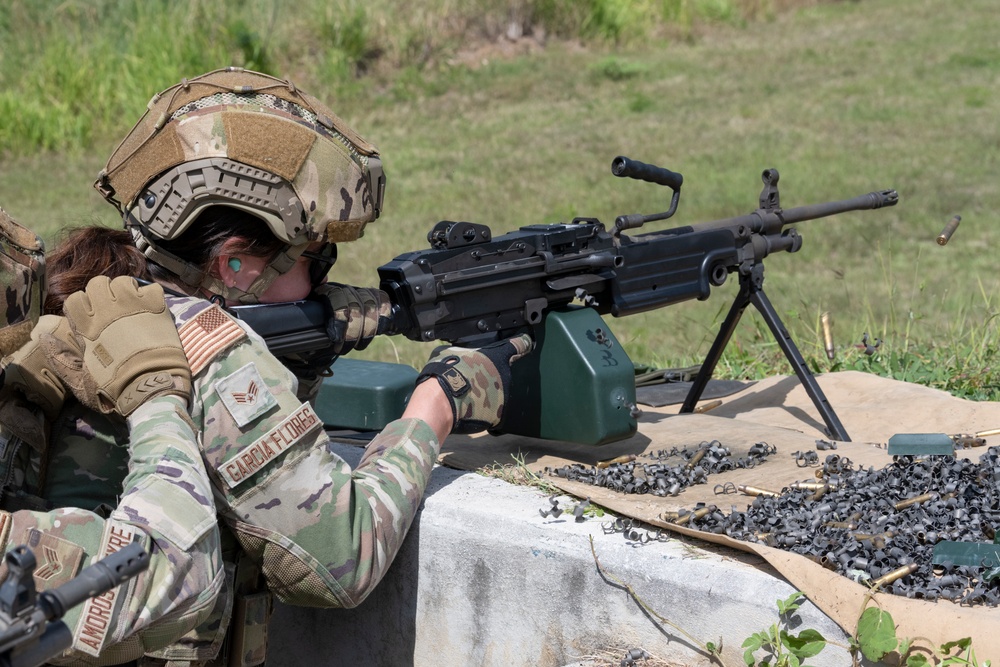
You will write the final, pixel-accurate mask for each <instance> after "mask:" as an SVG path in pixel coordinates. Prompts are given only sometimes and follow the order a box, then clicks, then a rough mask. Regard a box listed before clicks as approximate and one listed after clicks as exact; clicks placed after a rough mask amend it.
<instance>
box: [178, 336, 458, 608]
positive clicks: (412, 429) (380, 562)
mask: <svg viewBox="0 0 1000 667" xmlns="http://www.w3.org/2000/svg"><path fill="white" fill-rule="evenodd" d="M182 338H183V337H182ZM194 384H195V387H194V393H195V400H194V402H193V407H192V417H193V418H194V420H195V422H196V423H197V424H199V425H200V426H201V428H202V429H203V438H202V439H203V449H204V456H205V460H206V463H207V467H208V471H209V474H210V476H211V477H212V480H213V484H214V485H215V487H216V489H217V497H216V500H217V504H218V507H219V512H220V515H221V516H223V517H224V518H225V520H226V522H227V523H228V525H229V526H230V527H231V528H232V529H233V532H234V534H235V535H236V537H237V539H238V540H239V541H240V544H241V545H242V546H243V548H244V549H245V550H246V551H247V553H248V554H249V555H250V556H251V557H252V558H253V559H254V560H256V561H257V562H258V563H260V564H261V569H262V572H263V574H264V576H265V578H266V580H267V584H268V588H269V589H270V590H271V592H272V593H274V595H275V596H276V597H277V598H278V599H279V600H282V601H283V602H286V603H289V604H296V605H304V606H321V607H353V606H356V605H357V604H359V603H360V602H361V601H362V600H363V599H364V598H365V597H366V596H367V595H368V593H369V592H370V591H371V590H372V589H373V588H374V586H375V585H376V584H377V583H378V582H379V581H380V580H381V578H382V576H383V575H384V574H385V571H386V570H387V569H388V567H389V565H390V564H391V562H392V560H393V558H394V557H395V555H396V553H397V552H398V551H399V547H400V545H401V544H402V542H403V539H404V538H405V537H406V533H407V531H408V530H409V528H410V525H411V524H412V522H413V519H414V516H415V515H416V512H417V509H418V507H419V505H420V499H421V497H422V496H423V493H424V489H425V488H426V485H427V481H428V478H429V476H430V472H431V468H432V467H433V464H434V461H435V459H436V457H437V454H438V450H439V448H440V444H439V443H438V442H437V438H436V436H435V435H434V433H433V431H432V430H431V428H430V427H429V426H428V425H427V424H425V423H424V422H422V421H420V420H415V419H408V420H400V421H397V422H394V423H393V424H391V425H390V426H388V427H387V428H386V429H385V430H384V431H383V433H381V434H380V435H379V436H378V437H377V438H376V439H375V440H374V441H372V443H371V444H370V445H369V447H368V450H367V452H366V453H365V455H364V458H363V459H362V461H361V463H360V464H359V466H358V468H357V469H356V470H352V469H351V467H350V466H349V465H348V464H347V463H346V462H345V461H344V460H343V459H341V458H340V457H339V456H337V455H336V454H334V453H333V452H331V451H330V450H329V448H328V447H327V444H328V442H329V440H328V438H327V436H326V433H325V431H324V429H323V424H322V422H321V420H320V419H319V417H318V416H317V415H316V413H315V411H314V410H313V409H312V407H311V406H310V404H309V403H302V402H300V401H299V400H298V398H296V391H297V389H298V386H297V382H296V380H295V378H294V376H292V374H291V373H290V372H289V371H288V370H287V369H286V368H285V367H284V366H283V365H282V364H281V363H280V362H279V361H278V360H277V359H276V358H275V357H274V356H273V355H271V354H270V353H269V352H268V351H267V349H266V345H265V344H264V342H263V341H262V340H261V339H260V338H259V337H257V336H256V335H255V334H254V333H253V332H252V331H249V330H248V331H247V337H246V338H245V339H244V340H243V341H242V342H240V343H239V344H237V345H235V346H233V347H231V348H229V349H228V350H227V351H226V352H225V353H224V354H221V355H219V356H217V357H216V358H215V359H214V360H213V361H212V363H211V364H209V365H208V366H207V368H206V369H205V370H204V372H202V373H199V374H197V375H196V376H195V382H194Z"/></svg>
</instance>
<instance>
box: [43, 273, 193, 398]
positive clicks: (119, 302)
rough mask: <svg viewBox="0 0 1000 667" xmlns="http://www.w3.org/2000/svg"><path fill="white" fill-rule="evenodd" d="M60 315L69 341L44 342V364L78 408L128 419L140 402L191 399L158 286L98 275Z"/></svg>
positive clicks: (49, 339) (183, 362)
mask: <svg viewBox="0 0 1000 667" xmlns="http://www.w3.org/2000/svg"><path fill="white" fill-rule="evenodd" d="M63 312H64V313H65V315H66V319H67V320H68V322H69V326H70V327H71V328H72V330H73V334H74V336H73V339H72V340H70V341H66V340H64V339H60V338H58V337H56V336H48V337H46V339H45V342H46V345H47V348H48V351H49V352H50V359H51V366H52V368H53V369H54V370H55V371H56V373H58V375H59V376H60V377H61V378H62V379H63V380H64V381H65V382H66V384H67V385H68V386H69V387H70V389H72V390H73V393H74V394H75V395H76V397H77V398H78V399H79V400H80V402H81V403H83V404H84V405H87V406H88V407H90V408H93V409H95V410H98V411H100V412H104V413H110V412H114V413H117V414H119V415H121V416H123V417H127V416H128V415H130V414H131V413H132V411H133V410H135V409H136V408H137V407H139V406H140V405H141V404H142V403H144V402H145V401H146V400H148V399H150V398H152V397H154V396H159V395H161V394H175V395H177V396H180V397H182V398H183V399H184V400H185V401H188V400H190V395H191V370H190V368H189V367H188V361H187V357H186V356H184V350H183V349H182V348H181V342H180V339H179V338H178V337H177V329H176V327H175V325H174V320H173V317H171V315H170V311H169V310H167V305H166V303H165V302H164V300H163V288H162V287H160V286H159V285H156V284H153V285H147V286H144V287H139V284H138V283H137V282H136V281H135V280H134V279H132V278H127V277H120V278H115V279H114V280H110V279H109V278H108V277H107V276H98V277H96V278H93V279H92V280H91V281H90V282H89V283H87V288H86V290H85V291H83V292H76V293H74V294H71V295H70V296H69V298H68V299H66V303H65V305H64V306H63Z"/></svg>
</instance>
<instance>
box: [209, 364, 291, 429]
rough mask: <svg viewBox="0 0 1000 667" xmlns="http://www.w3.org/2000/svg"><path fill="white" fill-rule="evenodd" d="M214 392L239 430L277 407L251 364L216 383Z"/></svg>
mask: <svg viewBox="0 0 1000 667" xmlns="http://www.w3.org/2000/svg"><path fill="white" fill-rule="evenodd" d="M215 391H216V393H217V394H219V398H220V399H221V400H222V404H223V405H225V406H226V409H227V410H229V414H230V415H232V416H233V421H235V422H236V425H237V426H239V427H240V428H243V427H244V426H246V425H247V424H249V423H250V422H252V421H253V420H255V419H257V418H258V417H260V416H261V415H263V414H265V413H267V412H269V411H271V410H272V409H273V408H275V407H277V405H278V399H276V398H275V397H274V394H272V393H271V390H270V389H268V388H267V385H266V384H265V383H264V378H262V377H261V376H260V372H259V371H258V370H257V367H256V366H255V365H254V364H253V362H250V363H249V364H247V365H246V366H244V367H243V368H241V369H239V370H238V371H236V372H235V373H233V374H232V375H228V376H226V377H224V378H222V379H221V380H219V381H218V382H216V383H215Z"/></svg>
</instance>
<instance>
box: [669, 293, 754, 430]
mask: <svg viewBox="0 0 1000 667" xmlns="http://www.w3.org/2000/svg"><path fill="white" fill-rule="evenodd" d="M749 305H750V282H749V280H744V279H742V278H741V279H740V291H739V292H738V293H737V294H736V299H735V300H734V301H733V305H732V306H731V307H730V308H729V313H728V314H727V315H726V319H725V320H724V321H723V322H722V327H721V328H720V329H719V334H718V335H717V336H716V337H715V342H713V343H712V347H711V349H710V350H709V351H708V355H707V356H706V357H705V361H703V362H702V364H701V370H699V371H698V375H697V376H695V378H694V383H693V384H692V385H691V389H689V390H688V395H687V397H686V398H685V399H684V405H682V406H681V412H682V413H685V412H694V406H695V405H696V404H697V403H698V399H700V398H701V394H702V392H703V391H705V386H706V385H708V381H709V380H711V379H712V373H714V372H715V367H716V366H717V365H718V363H719V359H721V358H722V353H723V352H725V351H726V345H728V344H729V339H730V338H732V337H733V332H734V331H736V325H737V324H739V323H740V318H741V317H743V311H744V310H746V309H747V306H749Z"/></svg>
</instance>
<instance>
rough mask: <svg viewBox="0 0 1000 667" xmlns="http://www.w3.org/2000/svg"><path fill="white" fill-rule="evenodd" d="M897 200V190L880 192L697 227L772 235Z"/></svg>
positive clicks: (698, 227)
mask: <svg viewBox="0 0 1000 667" xmlns="http://www.w3.org/2000/svg"><path fill="white" fill-rule="evenodd" d="M898 201H899V195H898V194H897V193H896V191H895V190H878V191H876V192H869V193H868V194H864V195H860V196H858V197H853V198H851V199H843V200H841V201H831V202H825V203H823V204H810V205H808V206H798V207H796V208H790V209H785V210H781V209H777V210H773V211H769V210H765V209H758V210H756V211H754V212H753V213H748V214H747V215H741V216H736V217H735V218H726V219H724V220H713V221H712V222H702V223H698V224H697V225H696V228H697V229H726V228H736V227H739V226H740V225H745V226H746V227H747V228H748V229H750V231H752V232H755V233H759V234H772V233H775V232H777V231H780V230H781V228H782V227H784V226H785V225H791V224H795V223H796V222H806V221H808V220H818V219H819V218H828V217H830V216H831V215H837V214H838V213H847V212H848V211H866V210H872V209H877V208H883V207H885V206H895V205H896V203H897V202H898Z"/></svg>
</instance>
